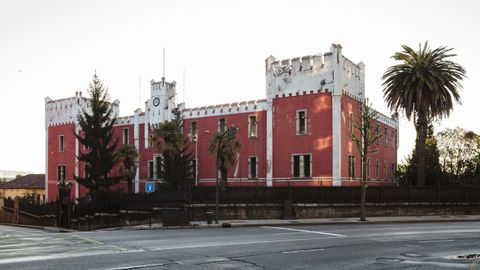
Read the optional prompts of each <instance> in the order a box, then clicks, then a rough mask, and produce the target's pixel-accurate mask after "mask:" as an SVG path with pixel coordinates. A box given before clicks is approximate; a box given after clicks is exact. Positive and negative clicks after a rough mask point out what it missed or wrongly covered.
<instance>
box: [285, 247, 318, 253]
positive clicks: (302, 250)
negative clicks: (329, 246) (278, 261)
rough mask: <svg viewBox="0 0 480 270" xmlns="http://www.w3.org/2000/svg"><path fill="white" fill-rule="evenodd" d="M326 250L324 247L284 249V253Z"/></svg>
mask: <svg viewBox="0 0 480 270" xmlns="http://www.w3.org/2000/svg"><path fill="white" fill-rule="evenodd" d="M322 250H325V249H324V248H315V249H299V250H292V251H283V252H282V253H283V254H290V253H302V252H314V251H322Z"/></svg>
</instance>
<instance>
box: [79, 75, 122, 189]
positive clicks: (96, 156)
mask: <svg viewBox="0 0 480 270" xmlns="http://www.w3.org/2000/svg"><path fill="white" fill-rule="evenodd" d="M88 93H89V94H90V100H89V110H88V111H87V110H85V109H83V110H82V112H81V113H79V114H78V116H77V120H78V124H79V125H80V129H81V130H82V131H83V134H82V133H80V134H75V136H76V137H77V139H78V141H79V142H80V144H81V145H83V146H84V147H85V149H86V150H85V151H84V152H83V153H80V155H79V156H78V160H79V161H81V162H84V163H85V176H84V177H80V176H75V180H76V181H77V182H78V183H79V184H80V185H82V186H84V187H86V188H88V190H89V192H90V196H91V197H92V199H95V198H96V197H97V195H98V194H99V193H101V192H106V191H109V189H110V187H111V186H112V185H115V184H117V183H118V182H119V181H120V179H121V177H120V176H112V175H110V172H112V168H113V167H114V166H115V163H116V158H115V148H116V147H117V142H118V141H117V138H114V137H113V125H114V123H115V117H116V115H114V114H113V108H112V105H111V103H109V102H108V100H109V95H108V89H107V88H105V87H104V86H103V83H102V82H101V81H100V79H99V78H98V77H97V74H94V75H93V80H92V82H91V83H90V85H89V89H88Z"/></svg>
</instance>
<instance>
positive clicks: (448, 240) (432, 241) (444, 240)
mask: <svg viewBox="0 0 480 270" xmlns="http://www.w3.org/2000/svg"><path fill="white" fill-rule="evenodd" d="M454 241H455V240H453V239H438V240H424V241H418V243H442V242H454Z"/></svg>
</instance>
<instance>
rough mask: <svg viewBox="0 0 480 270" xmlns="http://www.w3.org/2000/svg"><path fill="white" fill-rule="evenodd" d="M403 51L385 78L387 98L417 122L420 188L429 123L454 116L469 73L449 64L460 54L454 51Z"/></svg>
mask: <svg viewBox="0 0 480 270" xmlns="http://www.w3.org/2000/svg"><path fill="white" fill-rule="evenodd" d="M402 48H403V51H402V52H396V53H395V54H394V55H393V56H392V58H393V59H395V60H397V61H401V63H400V64H397V65H394V66H391V67H389V68H388V69H387V71H386V72H385V73H384V74H383V76H382V80H384V82H383V84H382V85H383V87H384V89H383V97H384V99H385V101H386V102H387V105H388V107H389V108H390V109H391V110H392V111H394V112H399V111H400V112H403V113H405V116H406V117H407V119H408V120H411V119H412V118H413V123H414V125H415V130H416V132H417V138H416V150H417V155H418V160H417V162H418V163H417V185H419V186H423V185H425V140H426V137H427V127H428V123H429V122H430V121H432V120H434V119H442V118H444V117H447V116H448V115H449V114H450V111H451V110H452V109H453V101H455V102H458V103H460V94H459V92H460V90H461V88H462V85H461V83H460V81H461V80H463V78H464V77H466V76H465V69H464V68H463V67H462V66H460V65H458V64H457V63H454V62H452V61H450V60H448V59H449V58H450V57H453V56H456V54H452V53H450V51H451V50H452V48H447V47H443V46H442V47H439V48H436V49H434V50H431V49H430V47H429V46H428V42H425V44H424V45H423V47H422V45H421V44H420V45H419V49H418V51H415V50H413V49H412V48H410V47H408V46H406V45H402Z"/></svg>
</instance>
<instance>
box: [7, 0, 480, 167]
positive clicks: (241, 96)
mask: <svg viewBox="0 0 480 270" xmlns="http://www.w3.org/2000/svg"><path fill="white" fill-rule="evenodd" d="M478 11H480V1H475V0H471V1H467V0H465V1H461V0H456V1H439V0H432V1H421V0H413V1H405V0H401V1H400V0H398V1H384V0H380V1H358V0H357V1H355V0H352V1H345V0H343V1H341V0H335V1H301V0H296V1H279V0H274V1H179V0H176V1H173V0H172V1H133V0H132V1H119V0H115V1H101V0H94V1H91V0H89V1H85V0H82V1H65V0H59V1H53V0H52V1H36V0H33V1H20V0H1V1H0V117H1V118H0V124H1V131H2V132H1V133H0V136H1V137H0V151H1V152H0V153H1V154H0V170H20V171H32V172H37V173H43V172H45V113H44V99H45V97H47V96H49V97H50V98H52V99H60V98H66V97H71V96H73V95H75V92H76V91H83V93H84V95H86V94H87V91H86V90H87V88H88V84H89V82H90V81H91V77H92V75H93V73H94V72H95V70H96V71H97V74H98V75H99V77H100V79H101V80H102V81H103V82H104V84H105V85H106V86H108V88H109V92H110V96H111V98H112V100H114V99H118V100H120V114H121V115H122V116H124V115H132V114H133V111H134V110H135V109H136V108H138V107H140V105H139V98H140V99H141V104H142V105H141V106H142V109H143V103H144V101H145V100H146V99H148V96H149V81H150V80H151V79H154V80H156V81H157V80H160V78H161V77H162V48H163V47H165V50H166V59H165V62H166V71H165V73H166V79H167V80H168V81H172V80H175V81H176V82H177V92H178V93H179V95H178V101H179V102H182V101H183V96H184V95H183V89H184V84H183V70H184V69H185V74H186V75H185V90H186V93H185V101H186V104H187V107H196V106H203V105H210V104H220V103H227V102H235V101H243V100H251V99H261V98H265V70H264V67H265V64H264V60H265V59H266V58H267V57H268V56H269V55H273V56H275V57H276V58H277V59H283V58H293V57H297V56H303V55H309V54H316V53H323V52H327V51H329V49H330V45H331V44H332V43H340V44H342V46H343V54H344V55H345V56H346V57H347V58H349V59H350V60H352V61H353V62H355V63H358V62H360V61H363V62H364V63H365V65H366V94H367V97H369V98H370V100H371V101H372V103H373V106H374V107H375V108H376V109H378V110H379V111H381V112H382V113H385V114H387V115H390V111H389V110H388V108H387V106H386V104H385V102H384V101H383V94H382V86H381V83H382V80H381V76H382V74H383V73H384V72H385V70H386V69H387V67H388V66H390V65H392V64H393V63H394V62H393V61H392V60H391V59H390V56H392V55H393V53H394V52H396V51H400V50H401V47H400V46H401V45H402V44H405V45H409V46H411V47H414V48H417V46H418V44H419V43H423V42H424V41H426V40H428V41H429V42H430V44H431V45H432V47H438V46H442V45H444V46H448V47H453V48H454V52H455V53H457V54H458V56H457V57H455V58H454V59H453V60H454V61H456V62H457V63H459V64H461V65H462V66H463V67H465V68H466V70H467V76H468V78H467V79H466V80H465V81H464V82H463V86H464V88H463V90H462V92H461V96H462V105H457V106H455V109H454V111H453V113H452V114H451V116H450V118H448V119H446V120H443V121H442V122H441V123H440V125H437V127H436V131H440V130H442V129H444V128H446V127H456V126H460V127H463V128H465V129H469V130H473V131H475V132H477V133H480V126H479V124H478V122H477V121H478V120H475V119H477V118H476V117H478V107H479V106H478V102H479V100H480V91H479V86H480V67H479V66H478V62H479V60H480V50H479V49H478V45H479V44H480V30H478V29H479V25H480V16H478V14H477V13H478ZM139 82H140V84H139ZM140 85H141V86H140ZM140 94H141V95H140ZM414 139H415V131H414V128H413V124H412V123H411V122H407V121H406V120H405V119H404V118H402V120H401V122H400V148H399V151H398V153H399V160H398V161H399V162H401V161H402V160H403V157H404V156H405V155H407V154H409V153H410V152H411V149H412V147H413V146H414Z"/></svg>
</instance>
